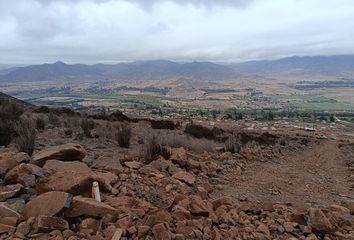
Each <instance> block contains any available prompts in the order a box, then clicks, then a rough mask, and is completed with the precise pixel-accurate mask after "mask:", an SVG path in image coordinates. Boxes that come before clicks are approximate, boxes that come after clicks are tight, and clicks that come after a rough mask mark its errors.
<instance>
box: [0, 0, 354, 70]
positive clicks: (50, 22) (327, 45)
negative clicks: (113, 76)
mask: <svg viewBox="0 0 354 240" xmlns="http://www.w3.org/2000/svg"><path fill="white" fill-rule="evenodd" d="M353 37H354V1H353V0H77V1H75V0H0V64H9V63H17V64H19V63H23V64H32V63H43V62H54V61H57V60H62V61H65V62H68V63H78V62H80V63H96V62H119V61H132V60H147V59H171V60H180V61H191V60H210V61H245V60H250V59H274V58H280V57H285V56H292V55H330V54H353V53H354V39H353Z"/></svg>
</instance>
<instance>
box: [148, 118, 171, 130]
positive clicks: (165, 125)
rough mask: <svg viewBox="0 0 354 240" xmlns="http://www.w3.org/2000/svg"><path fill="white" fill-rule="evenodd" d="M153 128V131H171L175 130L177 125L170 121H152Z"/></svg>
mask: <svg viewBox="0 0 354 240" xmlns="http://www.w3.org/2000/svg"><path fill="white" fill-rule="evenodd" d="M150 123H151V128H153V129H169V130H175V129H176V124H175V123H174V122H173V121H170V120H153V119H151V120H150Z"/></svg>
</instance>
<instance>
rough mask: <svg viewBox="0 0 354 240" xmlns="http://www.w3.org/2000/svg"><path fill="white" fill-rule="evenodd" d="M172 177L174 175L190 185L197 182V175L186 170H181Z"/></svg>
mask: <svg viewBox="0 0 354 240" xmlns="http://www.w3.org/2000/svg"><path fill="white" fill-rule="evenodd" d="M172 177H174V178H176V179H178V180H180V181H182V182H185V183H187V184H189V185H193V184H194V183H195V177H194V176H193V175H192V174H190V173H188V172H185V171H179V172H177V173H175V174H173V176H172Z"/></svg>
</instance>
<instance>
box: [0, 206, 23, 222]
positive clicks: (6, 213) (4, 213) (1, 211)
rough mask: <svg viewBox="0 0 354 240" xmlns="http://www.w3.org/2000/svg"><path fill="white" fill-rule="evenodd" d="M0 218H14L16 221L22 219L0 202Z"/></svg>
mask: <svg viewBox="0 0 354 240" xmlns="http://www.w3.org/2000/svg"><path fill="white" fill-rule="evenodd" d="M0 216H1V217H16V218H18V219H22V216H21V215H20V214H19V213H18V212H16V211H15V210H13V209H12V208H10V207H9V206H8V205H7V204H6V203H4V202H1V203H0Z"/></svg>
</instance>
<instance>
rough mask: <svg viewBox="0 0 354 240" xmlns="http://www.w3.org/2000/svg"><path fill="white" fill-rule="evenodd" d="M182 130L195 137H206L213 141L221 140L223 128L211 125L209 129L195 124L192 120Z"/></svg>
mask: <svg viewBox="0 0 354 240" xmlns="http://www.w3.org/2000/svg"><path fill="white" fill-rule="evenodd" d="M184 132H185V133H187V134H189V135H190V136H192V137H195V138H206V139H211V140H215V141H221V140H222V139H223V134H224V130H222V129H221V128H217V127H213V128H212V129H210V128H208V127H204V126H202V125H197V124H195V123H193V122H192V123H189V124H187V126H186V129H185V130H184Z"/></svg>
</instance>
